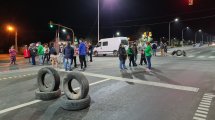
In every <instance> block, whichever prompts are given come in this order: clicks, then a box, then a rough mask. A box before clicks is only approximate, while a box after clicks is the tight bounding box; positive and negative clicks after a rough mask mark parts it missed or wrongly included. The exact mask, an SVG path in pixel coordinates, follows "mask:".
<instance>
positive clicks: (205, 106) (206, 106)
mask: <svg viewBox="0 0 215 120" xmlns="http://www.w3.org/2000/svg"><path fill="white" fill-rule="evenodd" d="M199 107H204V108H209V107H210V106H208V105H201V104H200V105H199Z"/></svg>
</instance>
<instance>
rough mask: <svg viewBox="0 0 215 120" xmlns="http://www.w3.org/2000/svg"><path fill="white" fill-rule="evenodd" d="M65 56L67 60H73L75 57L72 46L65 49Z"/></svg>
mask: <svg viewBox="0 0 215 120" xmlns="http://www.w3.org/2000/svg"><path fill="white" fill-rule="evenodd" d="M63 54H64V58H66V59H72V58H73V55H74V49H73V47H71V46H70V45H69V46H66V47H65V48H64V50H63Z"/></svg>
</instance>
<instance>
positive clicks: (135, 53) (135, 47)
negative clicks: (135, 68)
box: [132, 44, 138, 63]
mask: <svg viewBox="0 0 215 120" xmlns="http://www.w3.org/2000/svg"><path fill="white" fill-rule="evenodd" d="M132 49H133V51H134V62H135V63H136V62H137V55H138V50H137V45H136V44H133V47H132Z"/></svg>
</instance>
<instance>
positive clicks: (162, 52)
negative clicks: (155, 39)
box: [160, 41, 164, 56]
mask: <svg viewBox="0 0 215 120" xmlns="http://www.w3.org/2000/svg"><path fill="white" fill-rule="evenodd" d="M160 50H161V56H164V44H163V42H162V41H161V43H160Z"/></svg>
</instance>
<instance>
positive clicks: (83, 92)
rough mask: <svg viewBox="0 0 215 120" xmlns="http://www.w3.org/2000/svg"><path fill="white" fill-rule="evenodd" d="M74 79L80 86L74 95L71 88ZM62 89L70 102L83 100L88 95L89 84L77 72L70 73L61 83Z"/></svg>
mask: <svg viewBox="0 0 215 120" xmlns="http://www.w3.org/2000/svg"><path fill="white" fill-rule="evenodd" d="M73 79H76V80H77V81H78V83H79V85H80V90H79V91H78V92H77V93H76V92H75V91H74V90H73V88H72V86H71V83H72V80H73ZM63 89H64V93H65V95H66V96H67V97H68V98H69V99H71V100H78V99H83V98H85V97H86V96H87V95H88V92H89V82H88V80H87V79H86V77H85V76H84V75H83V74H82V73H79V72H71V73H69V74H67V76H66V78H64V81H63Z"/></svg>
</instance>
